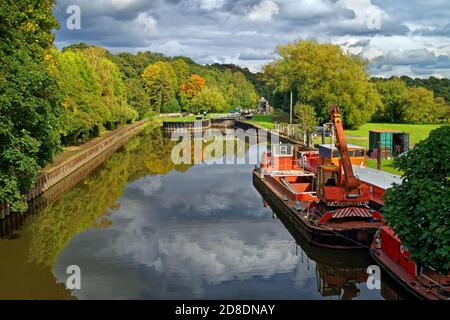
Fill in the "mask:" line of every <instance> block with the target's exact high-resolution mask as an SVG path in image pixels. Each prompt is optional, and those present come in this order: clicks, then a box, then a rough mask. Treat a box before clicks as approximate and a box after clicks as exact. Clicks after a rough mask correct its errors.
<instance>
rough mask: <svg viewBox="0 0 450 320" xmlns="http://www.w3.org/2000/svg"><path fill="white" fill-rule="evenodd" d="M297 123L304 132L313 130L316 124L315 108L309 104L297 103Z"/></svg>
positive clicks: (295, 108)
mask: <svg viewBox="0 0 450 320" xmlns="http://www.w3.org/2000/svg"><path fill="white" fill-rule="evenodd" d="M294 112H295V116H296V118H297V123H298V125H299V127H300V129H301V130H302V131H303V132H307V131H309V132H313V131H314V129H315V127H316V125H317V119H316V112H315V111H314V108H313V107H312V106H310V105H308V104H301V103H297V104H296V105H295V107H294Z"/></svg>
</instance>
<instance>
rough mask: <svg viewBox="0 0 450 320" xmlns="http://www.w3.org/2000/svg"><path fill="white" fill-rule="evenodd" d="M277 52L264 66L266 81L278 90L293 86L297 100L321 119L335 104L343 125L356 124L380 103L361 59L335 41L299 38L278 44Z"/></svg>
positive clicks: (353, 125) (366, 117) (324, 118)
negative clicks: (274, 57) (320, 42)
mask: <svg viewBox="0 0 450 320" xmlns="http://www.w3.org/2000/svg"><path fill="white" fill-rule="evenodd" d="M277 53H278V55H279V56H280V58H279V59H277V60H275V61H274V62H272V63H270V64H269V65H267V66H266V68H265V73H266V76H267V78H268V79H269V80H268V81H269V85H272V86H273V87H274V88H275V89H276V91H277V92H280V93H287V92H289V91H291V90H292V91H293V92H294V95H295V98H296V100H297V101H299V102H300V103H305V104H309V105H312V106H314V108H315V111H316V114H317V117H318V119H319V121H320V122H326V121H327V120H328V118H329V108H330V105H332V104H338V105H339V107H340V108H341V111H342V113H343V115H344V121H345V125H346V126H347V127H358V126H359V125H361V124H363V123H365V122H366V121H368V120H370V119H371V118H372V115H373V113H374V112H375V110H377V108H378V107H379V105H380V104H381V100H380V95H379V94H378V92H377V91H376V89H375V87H374V85H373V84H372V83H370V82H369V79H368V75H367V73H366V71H365V69H364V66H365V65H364V63H363V62H362V61H361V60H360V59H359V58H358V57H354V56H349V55H346V54H345V53H344V52H343V51H342V50H341V48H340V47H339V46H337V45H332V44H319V43H317V42H315V41H298V42H295V43H291V44H287V45H283V46H279V47H278V49H277Z"/></svg>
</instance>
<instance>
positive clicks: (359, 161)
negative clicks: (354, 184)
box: [319, 144, 366, 166]
mask: <svg viewBox="0 0 450 320" xmlns="http://www.w3.org/2000/svg"><path fill="white" fill-rule="evenodd" d="M319 155H320V164H323V165H329V164H334V165H335V166H339V161H340V159H341V156H340V155H339V150H338V149H337V148H336V146H335V145H331V144H321V145H319ZM348 155H349V157H350V161H351V163H352V164H354V165H358V166H365V165H366V148H364V147H360V146H355V145H352V144H349V145H348Z"/></svg>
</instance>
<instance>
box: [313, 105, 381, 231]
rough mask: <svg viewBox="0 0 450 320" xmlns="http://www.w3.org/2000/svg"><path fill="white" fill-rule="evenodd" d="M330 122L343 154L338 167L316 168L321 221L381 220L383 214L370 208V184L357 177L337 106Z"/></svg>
mask: <svg viewBox="0 0 450 320" xmlns="http://www.w3.org/2000/svg"><path fill="white" fill-rule="evenodd" d="M331 123H332V125H333V127H334V131H335V136H336V148H337V150H338V152H339V154H340V160H339V166H336V165H320V166H319V167H318V169H317V195H318V198H319V199H320V202H319V204H318V209H319V210H320V211H322V213H323V216H322V217H321V219H320V220H319V223H320V224H322V223H325V222H326V221H328V220H330V219H333V218H335V219H339V218H351V217H361V218H372V219H376V220H382V217H381V215H380V213H379V212H378V211H376V210H373V209H371V208H369V206H368V204H369V200H370V193H369V186H368V185H367V184H365V183H363V182H361V181H360V180H359V179H357V178H356V177H355V174H354V172H353V168H352V163H351V160H350V156H349V154H348V146H347V142H346V140H345V135H344V127H343V124H342V117H341V114H340V111H339V108H338V106H337V105H333V106H332V108H331Z"/></svg>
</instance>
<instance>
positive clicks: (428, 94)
mask: <svg viewBox="0 0 450 320" xmlns="http://www.w3.org/2000/svg"><path fill="white" fill-rule="evenodd" d="M442 103H443V102H439V100H438V102H436V100H435V98H434V94H433V91H431V90H428V89H426V88H424V87H412V88H409V91H408V96H407V97H406V105H405V116H404V120H405V122H408V123H436V122H439V121H440V120H442V117H445V107H443V105H442Z"/></svg>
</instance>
